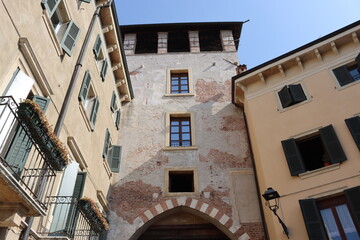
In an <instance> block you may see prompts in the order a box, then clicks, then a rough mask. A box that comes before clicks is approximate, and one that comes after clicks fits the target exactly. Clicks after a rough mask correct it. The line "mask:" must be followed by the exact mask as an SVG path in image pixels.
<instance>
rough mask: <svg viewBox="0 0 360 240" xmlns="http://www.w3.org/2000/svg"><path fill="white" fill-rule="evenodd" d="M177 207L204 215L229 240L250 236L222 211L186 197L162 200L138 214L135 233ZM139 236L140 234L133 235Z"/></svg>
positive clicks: (244, 239)
mask: <svg viewBox="0 0 360 240" xmlns="http://www.w3.org/2000/svg"><path fill="white" fill-rule="evenodd" d="M178 207H185V208H188V209H190V210H191V211H192V212H193V213H195V215H197V214H196V212H197V213H198V215H200V216H201V215H202V216H204V215H205V216H206V217H207V218H209V219H211V220H212V221H211V222H213V224H214V225H215V226H216V227H218V228H219V229H221V230H223V232H224V233H225V234H226V235H228V236H229V237H230V238H231V239H238V240H250V236H249V235H248V234H247V233H246V232H245V230H244V228H243V227H242V226H241V225H240V223H238V222H234V220H233V219H232V218H231V217H229V216H228V215H227V214H225V213H224V212H223V211H222V210H220V209H218V208H217V207H216V206H214V205H212V204H209V203H205V202H203V201H202V200H199V199H194V198H186V197H179V198H171V199H168V200H162V201H160V202H159V203H158V204H156V205H154V206H152V207H151V208H149V209H147V210H145V211H144V212H142V213H141V214H139V215H138V216H137V217H136V218H135V220H134V222H135V223H136V225H137V227H136V232H139V230H141V229H142V228H144V229H147V227H149V226H150V225H151V222H152V221H151V220H152V219H154V218H155V217H157V216H159V215H161V214H163V213H165V212H167V211H171V210H172V209H175V208H178ZM139 234H141V233H138V234H134V235H139ZM130 239H133V238H130Z"/></svg>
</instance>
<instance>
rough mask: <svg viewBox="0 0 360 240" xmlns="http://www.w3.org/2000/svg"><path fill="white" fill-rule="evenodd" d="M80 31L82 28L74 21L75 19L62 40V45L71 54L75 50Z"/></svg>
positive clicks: (69, 24)
mask: <svg viewBox="0 0 360 240" xmlns="http://www.w3.org/2000/svg"><path fill="white" fill-rule="evenodd" d="M79 33H80V28H79V27H78V26H77V25H76V24H75V23H74V21H70V22H69V23H68V26H67V28H66V31H65V33H64V36H63V38H62V40H61V47H62V49H64V51H65V52H66V54H67V55H69V56H71V54H72V51H73V50H74V46H75V43H76V40H77V38H78V37H79Z"/></svg>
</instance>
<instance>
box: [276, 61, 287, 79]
mask: <svg viewBox="0 0 360 240" xmlns="http://www.w3.org/2000/svg"><path fill="white" fill-rule="evenodd" d="M278 69H279V71H280V73H281V75H283V77H286V75H285V72H284V69H283V67H282V66H281V64H279V65H278Z"/></svg>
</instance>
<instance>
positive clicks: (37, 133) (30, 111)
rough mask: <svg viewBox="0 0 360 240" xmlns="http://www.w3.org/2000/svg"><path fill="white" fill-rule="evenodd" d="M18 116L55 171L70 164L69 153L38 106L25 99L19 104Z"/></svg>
mask: <svg viewBox="0 0 360 240" xmlns="http://www.w3.org/2000/svg"><path fill="white" fill-rule="evenodd" d="M18 116H19V118H20V119H21V120H23V122H24V123H25V125H26V126H27V127H28V129H29V131H30V132H31V133H32V134H33V135H32V137H33V138H34V140H35V142H36V143H37V144H38V145H39V147H40V149H41V150H42V151H43V152H44V154H45V156H46V157H47V160H48V162H49V164H50V165H51V166H52V167H53V168H54V169H55V170H62V169H63V168H64V167H65V166H66V165H67V164H68V163H69V162H70V159H69V153H68V151H67V149H66V147H65V145H64V144H63V143H62V142H61V141H60V139H59V138H58V137H57V136H56V135H55V133H54V131H53V128H52V126H51V125H50V123H49V121H48V120H47V118H46V116H45V114H44V112H43V110H42V109H41V108H40V106H39V105H38V104H37V103H35V102H34V101H32V100H30V99H25V100H24V101H23V102H21V103H20V106H19V109H18Z"/></svg>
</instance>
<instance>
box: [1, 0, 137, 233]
mask: <svg viewBox="0 0 360 240" xmlns="http://www.w3.org/2000/svg"><path fill="white" fill-rule="evenodd" d="M0 22H1V23H2V27H1V32H0V52H1V54H0V92H1V97H0V239H6V240H8V239H19V238H21V239H55V238H56V239H97V238H98V236H99V234H105V232H106V231H103V230H104V229H106V228H107V222H106V220H105V218H104V217H106V215H107V213H108V211H109V204H108V202H107V196H108V193H109V188H110V183H111V180H112V178H113V175H114V172H117V171H118V170H119V162H120V158H121V146H118V145H115V144H116V140H117V138H118V129H119V124H120V116H121V106H122V105H125V104H126V103H127V102H130V101H131V99H132V98H133V93H132V88H131V83H130V79H129V77H128V71H127V65H126V62H125V58H124V52H123V48H122V43H121V39H120V31H119V27H118V25H119V24H118V22H117V17H116V10H115V5H114V3H113V2H112V1H110V2H107V1H101V0H98V1H95V0H93V1H91V0H76V1H70V0H43V1H40V0H39V1H19V0H2V1H1V6H0ZM25 99H29V100H30V99H31V100H32V101H29V100H27V101H26V102H24V100H25ZM33 102H35V103H37V104H38V105H36V106H35V105H33ZM41 111H42V113H41ZM46 119H47V120H46ZM49 125H52V126H54V131H52V130H51V129H50V128H49ZM59 140H60V141H59ZM60 142H62V144H61V143H60ZM66 150H67V151H66ZM66 162H68V164H67V165H66ZM83 197H86V198H85V199H82V200H81V201H79V200H80V199H81V198H83ZM89 199H90V200H89ZM103 236H104V235H102V236H101V237H103Z"/></svg>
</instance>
